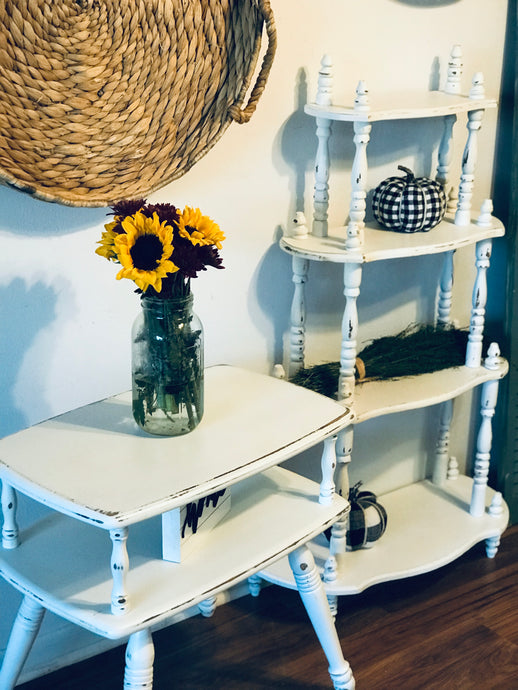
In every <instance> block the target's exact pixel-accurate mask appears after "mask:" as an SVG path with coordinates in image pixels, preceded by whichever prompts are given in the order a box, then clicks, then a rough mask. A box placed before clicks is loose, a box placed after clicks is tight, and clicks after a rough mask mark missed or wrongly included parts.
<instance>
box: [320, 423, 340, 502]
mask: <svg viewBox="0 0 518 690" xmlns="http://www.w3.org/2000/svg"><path fill="white" fill-rule="evenodd" d="M335 468H336V436H329V437H328V438H326V439H325V441H324V450H323V451H322V481H321V482H320V495H319V497H318V502H319V503H321V504H322V505H325V506H328V505H330V504H331V503H332V501H333V496H334V493H335V479H334V474H335Z"/></svg>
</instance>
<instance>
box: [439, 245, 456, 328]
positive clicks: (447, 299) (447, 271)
mask: <svg viewBox="0 0 518 690" xmlns="http://www.w3.org/2000/svg"><path fill="white" fill-rule="evenodd" d="M454 254H455V251H451V252H445V254H444V259H443V265H442V272H441V279H440V281H439V296H438V300H437V326H449V325H450V323H451V318H450V314H451V303H452V294H453V256H454Z"/></svg>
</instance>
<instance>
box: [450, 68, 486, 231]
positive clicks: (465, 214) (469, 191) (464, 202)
mask: <svg viewBox="0 0 518 690" xmlns="http://www.w3.org/2000/svg"><path fill="white" fill-rule="evenodd" d="M469 96H470V98H471V99H472V100H473V101H474V102H476V101H477V100H479V99H481V98H484V78H483V76H482V74H480V73H478V74H475V76H474V77H473V83H472V87H471V90H470V93H469ZM474 107H475V106H474ZM483 116H484V110H471V111H469V112H468V124H467V127H468V138H467V141H466V146H465V148H464V154H463V156H462V174H461V177H460V185H459V201H458V204H457V212H456V213H455V225H462V226H466V225H469V224H470V222H471V197H472V195H473V183H474V180H475V163H476V159H477V136H478V131H479V129H480V127H481V126H482V118H483Z"/></svg>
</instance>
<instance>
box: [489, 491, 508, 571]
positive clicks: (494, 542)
mask: <svg viewBox="0 0 518 690" xmlns="http://www.w3.org/2000/svg"><path fill="white" fill-rule="evenodd" d="M502 503H503V499H502V494H501V493H500V492H499V491H497V492H496V493H495V495H494V496H493V500H492V501H491V505H490V506H489V509H488V513H489V515H491V516H492V517H500V515H502V513H503V510H504V509H503V506H502ZM499 546H500V535H499V534H498V535H496V536H494V537H489V538H488V539H486V555H487V557H488V558H494V557H495V556H496V553H497V551H498V547H499Z"/></svg>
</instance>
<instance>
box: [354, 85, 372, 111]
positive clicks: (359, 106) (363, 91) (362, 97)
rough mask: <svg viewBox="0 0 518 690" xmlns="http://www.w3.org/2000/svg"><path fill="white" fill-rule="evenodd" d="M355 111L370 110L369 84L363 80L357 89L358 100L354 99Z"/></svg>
mask: <svg viewBox="0 0 518 690" xmlns="http://www.w3.org/2000/svg"><path fill="white" fill-rule="evenodd" d="M354 109H355V110H370V105H369V89H368V88H367V84H366V83H365V82H364V81H363V80H362V81H359V82H358V86H357V87H356V98H355V99H354Z"/></svg>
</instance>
